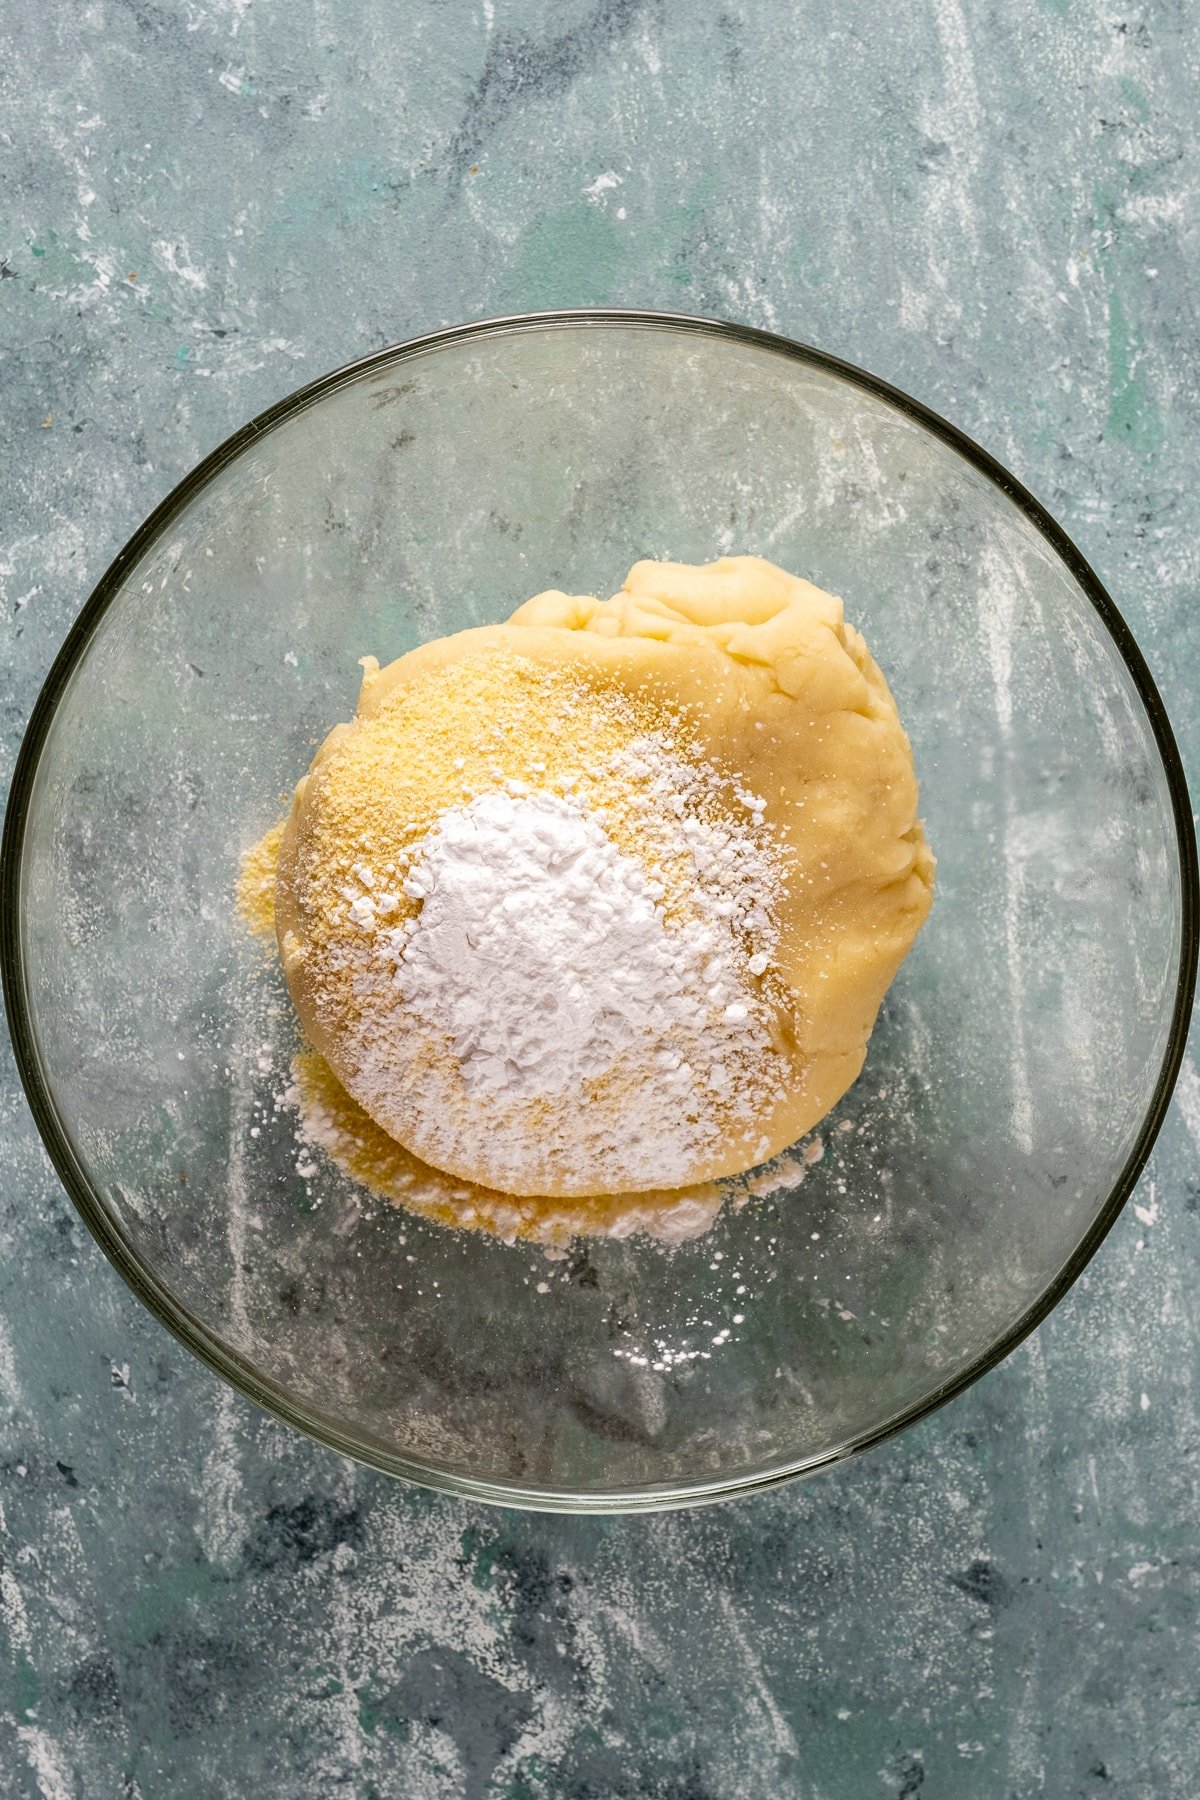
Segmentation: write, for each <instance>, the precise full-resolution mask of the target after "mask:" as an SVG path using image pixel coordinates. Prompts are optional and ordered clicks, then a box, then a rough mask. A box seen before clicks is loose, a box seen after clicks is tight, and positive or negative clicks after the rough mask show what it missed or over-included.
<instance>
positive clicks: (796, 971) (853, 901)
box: [275, 557, 934, 1194]
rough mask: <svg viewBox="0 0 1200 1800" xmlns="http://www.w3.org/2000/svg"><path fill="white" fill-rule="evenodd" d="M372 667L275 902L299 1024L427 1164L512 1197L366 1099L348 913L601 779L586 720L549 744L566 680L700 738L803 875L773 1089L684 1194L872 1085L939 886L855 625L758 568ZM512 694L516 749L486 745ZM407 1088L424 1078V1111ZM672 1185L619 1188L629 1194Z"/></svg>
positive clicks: (781, 902) (550, 600)
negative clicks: (465, 805)
mask: <svg viewBox="0 0 1200 1800" xmlns="http://www.w3.org/2000/svg"><path fill="white" fill-rule="evenodd" d="M364 667H365V670H366V673H365V676H364V680H363V686H362V692H361V696H360V699H359V704H358V710H357V713H356V716H355V719H354V721H353V722H352V723H351V724H349V725H341V726H338V727H337V728H336V729H335V730H334V731H333V732H331V734H330V736H329V738H328V739H327V740H326V742H325V743H324V744H323V745H322V747H321V749H320V750H319V751H318V753H317V756H316V757H315V758H314V761H313V764H312V767H311V769H310V771H309V773H308V775H307V776H305V778H304V779H303V780H302V781H301V782H300V783H299V785H298V787H297V789H296V795H295V800H294V803H293V806H292V810H291V814H290V816H289V819H288V822H287V826H286V830H285V832H284V837H283V843H282V849H281V852H280V859H279V872H278V878H277V882H276V888H275V914H276V929H277V933H278V941H279V946H280V951H281V955H282V959H283V966H284V970H285V973H286V976H287V980H288V984H289V987H290V989H291V992H292V995H293V998H294V1000H295V1004H296V1007H297V1010H298V1012H299V1015H300V1018H301V1021H302V1023H303V1025H304V1027H305V1029H306V1031H307V1033H308V1035H309V1037H310V1039H311V1041H312V1043H313V1044H314V1045H315V1046H316V1048H317V1050H318V1051H319V1052H320V1053H321V1054H322V1055H323V1056H324V1057H325V1058H326V1059H327V1060H328V1062H329V1063H330V1065H331V1066H332V1068H333V1069H334V1071H335V1072H336V1074H337V1076H338V1077H339V1078H340V1080H341V1081H342V1082H343V1083H344V1085H345V1087H346V1088H347V1089H348V1090H349V1092H350V1093H351V1094H352V1095H354V1096H355V1097H356V1098H358V1099H359V1100H360V1101H362V1102H363V1104H365V1105H367V1107H368V1111H370V1112H371V1113H372V1114H373V1116H374V1117H375V1118H376V1119H377V1121H378V1122H379V1123H380V1124H381V1125H382V1126H384V1127H385V1128H386V1129H387V1130H388V1131H389V1132H390V1133H391V1134H392V1135H393V1136H395V1137H396V1138H398V1139H399V1140H400V1141H401V1142H403V1143H404V1144H406V1145H407V1146H408V1148H410V1149H411V1150H414V1151H415V1152H416V1153H417V1154H418V1155H420V1156H423V1157H424V1158H425V1159H426V1160H427V1161H431V1162H436V1163H438V1164H439V1165H440V1166H441V1167H443V1168H446V1169H448V1170H449V1171H450V1172H451V1173H452V1174H455V1175H457V1176H460V1177H462V1178H463V1179H465V1180H471V1181H480V1182H484V1183H487V1184H490V1185H491V1186H493V1187H500V1188H503V1187H504V1186H505V1185H506V1184H505V1182H504V1180H503V1179H497V1176H496V1171H495V1170H494V1169H488V1168H487V1167H485V1166H481V1164H480V1162H479V1161H477V1160H473V1159H472V1154H471V1147H470V1141H469V1134H468V1135H467V1137H465V1138H462V1139H461V1140H460V1141H456V1144H455V1146H454V1148H453V1150H452V1152H451V1154H449V1155H447V1154H446V1153H445V1151H444V1149H443V1150H442V1152H441V1153H440V1154H433V1153H432V1150H431V1139H430V1137H429V1134H428V1132H427V1131H423V1130H422V1128H421V1127H420V1124H419V1121H416V1122H415V1123H414V1115H413V1110H412V1107H411V1105H410V1104H409V1099H408V1098H406V1092H405V1091H404V1089H403V1084H401V1085H400V1087H399V1088H398V1091H397V1092H396V1094H395V1095H394V1097H391V1096H389V1097H387V1098H386V1099H385V1100H383V1101H381V1099H380V1096H379V1091H378V1082H377V1080H376V1081H375V1083H374V1085H372V1084H371V1083H366V1084H365V1086H366V1088H367V1089H369V1095H368V1093H367V1092H365V1091H364V1080H363V1071H362V1068H361V1067H360V1066H359V1065H360V1062H361V1056H360V1054H359V1052H358V1051H356V1050H354V1049H353V1047H352V1046H353V1045H355V1044H358V1045H361V1044H362V1042H363V1032H364V1020H363V1019H362V1017H361V1016H360V1015H361V996H360V997H358V998H356V997H355V993H354V990H353V984H352V982H351V980H350V978H349V974H348V970H349V968H350V967H351V965H352V963H353V959H354V957H355V956H356V955H359V954H360V948H359V943H358V939H357V938H356V934H355V933H354V931H353V928H352V927H351V926H349V925H347V924H345V922H344V920H341V921H339V920H337V919H336V918H335V915H336V914H337V913H338V910H339V909H338V907H337V905H336V903H335V901H336V895H337V893H338V892H339V888H340V884H341V883H343V882H344V881H345V879H346V872H347V871H348V870H349V869H351V868H352V867H353V866H354V865H355V863H356V861H357V860H359V859H361V858H362V857H363V856H368V857H369V858H371V859H373V860H374V862H375V863H381V862H383V861H385V860H386V859H387V857H388V856H389V855H390V854H394V853H396V852H397V851H398V850H399V848H400V847H401V846H402V845H403V844H404V843H406V842H412V841H413V839H414V837H416V836H419V835H420V833H421V832H423V831H426V830H428V829H429V827H430V825H431V824H432V823H433V821H434V820H436V818H437V817H438V816H439V814H440V813H442V812H443V811H445V810H446V809H447V808H449V807H454V806H457V805H460V804H461V803H462V800H463V796H464V793H470V792H479V791H481V790H483V789H485V788H487V787H488V786H489V785H495V783H496V782H497V780H503V779H509V778H514V779H518V780H524V781H531V782H532V783H534V784H535V785H536V784H538V783H539V782H545V781H548V780H550V779H551V777H552V776H553V775H554V774H555V772H556V771H555V769H554V768H553V767H552V766H551V767H549V768H548V767H547V765H548V764H549V763H551V762H552V760H553V759H554V758H556V757H557V758H562V757H564V756H565V757H567V758H568V760H572V759H573V761H574V762H575V763H578V764H580V765H582V764H583V763H585V762H586V760H587V757H588V754H589V751H590V750H591V748H592V745H591V744H590V742H589V736H588V734H589V731H591V730H592V729H593V726H592V725H591V724H589V721H588V718H587V715H586V710H585V711H584V712H582V713H580V715H579V718H578V721H577V722H576V723H574V724H572V723H571V722H570V720H568V723H567V724H566V725H564V724H563V720H562V718H561V717H560V718H559V720H558V723H557V724H556V726H555V728H554V732H553V733H552V734H551V735H550V736H546V735H545V734H543V733H541V730H540V724H539V711H538V709H539V705H540V702H539V698H538V696H539V692H541V691H542V690H541V689H539V685H538V684H539V682H542V683H543V684H545V683H546V682H547V681H548V682H549V683H550V687H549V688H547V689H546V691H547V692H548V691H551V689H552V688H553V687H554V684H555V683H558V684H560V685H561V682H562V681H564V680H570V681H572V682H574V683H577V684H582V685H583V687H584V689H585V690H589V691H592V692H594V693H596V694H598V695H602V694H605V693H611V692H612V691H613V690H614V689H616V690H618V691H619V692H620V693H621V695H623V696H627V697H628V700H629V702H630V705H631V707H632V709H633V716H634V718H635V722H637V723H640V724H645V723H647V722H651V723H652V722H653V721H654V720H655V719H663V718H670V719H673V720H676V721H682V725H683V728H685V729H686V732H687V734H689V737H690V741H691V743H692V745H693V747H694V749H695V751H696V752H697V753H698V754H701V755H703V757H704V758H705V759H707V760H709V761H711V762H712V763H713V764H715V765H716V766H717V768H718V769H720V770H722V771H724V772H727V773H728V774H729V775H730V776H732V777H734V778H736V780H737V781H739V782H740V783H741V784H743V786H744V787H745V789H747V790H749V791H751V792H752V793H754V794H756V795H759V796H761V797H762V798H763V799H765V801H766V808H765V813H764V822H765V825H766V827H767V828H768V830H769V831H770V832H771V834H772V835H773V838H774V840H775V842H776V843H777V844H778V845H779V846H780V848H781V851H782V860H783V864H784V866H785V868H786V881H785V882H784V883H783V884H781V888H780V891H779V892H778V893H777V894H776V895H775V896H774V901H775V908H776V914H777V920H778V927H779V936H778V948H777V952H776V954H775V958H774V966H773V969H772V971H771V975H770V978H769V980H768V981H767V982H766V983H765V985H764V989H763V991H764V993H765V994H766V995H767V996H768V997H769V1003H770V1008H771V1013H772V1028H771V1057H772V1068H771V1070H770V1076H771V1079H770V1080H769V1081H766V1082H764V1087H763V1096H762V1103H761V1105H760V1106H759V1107H758V1109H757V1110H754V1109H751V1110H750V1111H749V1112H748V1113H746V1114H745V1115H744V1116H742V1117H739V1118H738V1119H737V1120H733V1121H731V1122H730V1126H729V1130H728V1132H727V1135H726V1136H725V1138H724V1140H723V1142H722V1143H721V1145H720V1147H719V1149H718V1150H717V1151H715V1152H713V1153H712V1154H710V1155H708V1156H707V1157H706V1159H705V1161H704V1162H703V1163H702V1164H700V1165H698V1166H696V1167H695V1168H691V1169H688V1170H687V1171H686V1174H685V1175H684V1177H683V1180H681V1181H680V1182H679V1183H678V1185H680V1186H682V1185H684V1182H685V1181H686V1182H703V1181H708V1180H712V1179H715V1178H719V1177H722V1176H727V1175H731V1174H736V1173H739V1172H741V1171H742V1170H745V1169H747V1168H749V1167H750V1166H752V1165H753V1164H755V1163H757V1162H761V1161H763V1160H765V1159H766V1158H767V1157H768V1156H771V1155H774V1154H776V1153H778V1152H779V1151H780V1150H782V1149H784V1148H785V1147H786V1146H787V1145H789V1144H791V1143H792V1142H794V1141H795V1140H796V1139H797V1138H799V1137H801V1136H802V1135H803V1134H804V1133H806V1132H807V1131H809V1130H811V1128H812V1127H813V1126H814V1125H815V1124H816V1123H817V1122H818V1121H819V1120H820V1119H821V1118H822V1117H823V1116H824V1115H825V1114H826V1113H827V1112H828V1111H829V1109H830V1108H831V1107H832V1106H833V1105H834V1104H835V1103H836V1102H837V1101H838V1100H839V1099H840V1098H841V1096H842V1095H843V1094H844V1093H845V1091H846V1089H847V1088H848V1087H849V1086H850V1084H851V1083H852V1082H853V1081H854V1079H855V1077H856V1076H857V1075H858V1073H859V1070H860V1069H861V1067H862V1064H863V1060H864V1057H865V1055H866V1047H867V1040H868V1038H869V1036H870V1033H871V1030H872V1027H873V1025H874V1022H875V1018H876V1014H877V1012H878V1009H879V1004H880V1002H881V1000H882V998H883V996H884V993H885V992H886V990H887V988H888V985H889V984H890V982H891V980H892V978H893V976H894V975H895V973H896V970H897V969H898V968H899V966H900V963H901V962H902V961H903V959H904V957H905V955H906V954H907V952H908V950H909V948H910V946H911V945H912V942H913V939H914V938H915V936H916V934H917V932H918V930H919V929H920V927H921V924H922V922H923V921H924V919H925V916H926V914H927V913H928V911H929V907H930V902H931V896H932V886H933V867H934V864H933V858H932V855H931V854H930V850H929V847H928V845H927V843H926V840H925V836H924V832H923V830H922V827H921V824H920V822H919V820H918V817H917V804H918V799H917V782H916V777H915V774H914V770H913V760H912V753H911V750H910V747H909V743H908V739H907V737H906V736H905V733H904V730H903V727H902V725H901V723H900V719H899V716H898V714H897V711H896V707H895V704H894V702H893V700H892V697H891V694H890V692H889V690H888V687H887V684H886V682H885V680H884V678H883V675H882V674H881V672H880V670H879V668H878V667H877V665H876V664H875V662H874V661H873V659H872V657H871V656H870V654H869V652H868V650H867V647H866V645H865V643H864V642H863V639H862V637H861V636H860V635H859V633H858V632H857V631H856V630H855V629H854V628H853V627H852V626H849V625H847V624H846V623H845V621H844V618H843V612H842V602H841V601H840V600H838V599H835V598H833V597H832V596H830V595H829V594H826V593H823V592H822V591H821V590H820V589H819V588H816V587H814V586H813V585H812V584H811V583H810V582H807V581H803V580H799V579H797V578H795V577H793V576H791V575H788V574H786V573H785V572H784V571H783V570H781V569H778V568H776V567H774V566H773V565H772V564H770V563H767V562H764V561H762V560H760V559H759V558H756V557H723V558H722V559H721V560H720V561H718V562H715V563H712V564H710V565H707V566H704V567H689V566H685V565H681V564H673V563H653V562H640V563H637V564H635V566H634V567H633V569H631V571H630V573H629V575H628V577H627V579H626V581H625V583H624V586H623V587H622V589H621V591H620V592H619V593H618V594H616V595H614V596H613V598H612V599H610V600H597V599H592V598H579V597H573V596H569V595H566V594H561V593H557V592H550V593H545V594H540V595H538V596H537V598H535V599H533V600H530V601H528V602H527V603H526V604H525V605H524V606H521V607H519V608H518V610H517V611H516V612H515V613H514V614H513V616H512V618H511V619H510V620H509V621H508V622H507V623H506V624H503V625H496V626H485V627H481V628H479V629H476V630H471V631H464V632H461V633H459V634H458V635H456V636H454V637H451V638H444V639H441V640H438V641H437V642H434V643H430V644H425V645H423V646H422V647H421V648H420V649H417V650H414V651H412V652H410V653H409V654H408V655H406V656H402V657H400V658H399V659H398V660H397V661H395V662H393V663H391V664H390V665H388V667H386V668H384V669H382V670H381V669H379V668H378V666H377V665H376V664H375V663H374V661H373V659H366V661H365V663H364ZM513 694H518V695H519V696H520V698H519V703H518V701H512V702H511V704H512V706H513V707H514V708H516V710H515V711H514V712H513V714H512V716H513V718H515V719H517V720H518V721H519V729H515V730H513V731H511V732H509V733H508V734H507V735H503V734H501V733H499V731H496V732H492V733H491V735H488V732H487V730H486V729H485V727H486V726H487V724H488V722H489V721H490V720H491V719H494V718H500V717H502V716H503V714H504V709H505V707H507V706H509V704H510V699H509V697H510V696H511V695H513ZM594 729H595V731H596V732H597V733H598V734H599V735H600V736H601V737H603V733H604V732H605V731H609V732H610V734H611V727H610V726H608V725H603V724H595V726H594ZM573 731H575V732H576V734H577V741H575V740H573V739H572V732H573ZM608 747H611V746H608ZM597 748H598V750H604V749H605V748H606V744H605V743H604V742H601V743H599V745H598V746H597ZM585 785H586V783H585ZM600 798H603V796H600ZM370 1023H371V1022H370V1021H369V1020H368V1021H366V1022H365V1024H366V1026H367V1027H369V1026H370ZM412 1080H413V1072H412V1071H411V1070H409V1071H407V1072H406V1081H407V1082H408V1083H409V1084H410V1086H409V1094H411V1082H412ZM580 1103H581V1104H583V1103H584V1102H583V1099H582V1097H581V1102H580ZM385 1115H386V1116H385ZM433 1148H435V1149H436V1148H437V1146H436V1145H434V1146H433ZM480 1155H481V1156H482V1155H485V1152H484V1151H483V1149H482V1148H481V1150H480ZM653 1180H654V1176H653V1175H649V1176H646V1175H643V1178H642V1179H640V1180H633V1179H629V1180H615V1181H614V1182H613V1183H612V1184H611V1191H614V1192H615V1191H619V1190H620V1189H621V1188H622V1187H629V1188H645V1187H646V1186H648V1185H650V1184H651V1183H652V1181H653ZM521 1191H527V1192H530V1193H544V1194H570V1193H572V1192H578V1193H590V1192H594V1191H595V1182H594V1170H589V1171H588V1173H587V1176H586V1178H581V1179H580V1180H579V1181H578V1182H573V1179H572V1175H571V1166H570V1158H569V1155H567V1154H566V1153H565V1152H564V1153H563V1154H556V1153H555V1147H554V1146H553V1145H548V1146H547V1150H546V1156H545V1159H544V1162H543V1164H542V1165H541V1167H540V1172H539V1178H538V1180H537V1181H536V1182H535V1183H533V1184H531V1185H529V1186H528V1187H527V1188H525V1189H524V1190H521Z"/></svg>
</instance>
